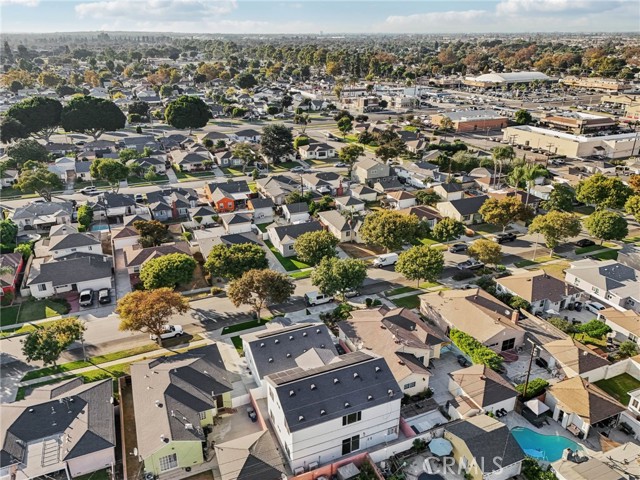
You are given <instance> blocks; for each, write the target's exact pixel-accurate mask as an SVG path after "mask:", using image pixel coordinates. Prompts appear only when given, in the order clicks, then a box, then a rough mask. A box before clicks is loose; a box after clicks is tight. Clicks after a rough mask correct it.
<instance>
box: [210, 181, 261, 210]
mask: <svg viewBox="0 0 640 480" xmlns="http://www.w3.org/2000/svg"><path fill="white" fill-rule="evenodd" d="M204 194H205V196H206V197H207V200H208V201H209V202H210V203H211V205H212V206H213V207H215V209H216V210H217V211H218V212H221V213H222V212H233V211H235V210H239V209H243V208H245V207H246V203H247V199H248V198H249V196H250V195H251V189H250V188H249V185H248V184H247V182H246V181H245V180H231V181H228V182H225V183H208V184H206V185H205V186H204Z"/></svg>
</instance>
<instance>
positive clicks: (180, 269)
mask: <svg viewBox="0 0 640 480" xmlns="http://www.w3.org/2000/svg"><path fill="white" fill-rule="evenodd" d="M195 269H196V261H195V259H194V258H193V257H192V256H190V255H187V254H184V253H170V254H168V255H163V256H161V257H157V258H152V259H151V260H149V261H148V262H146V263H145V264H144V265H143V266H142V268H141V269H140V281H141V282H142V284H143V285H144V288H145V289H147V290H153V289H154V288H164V287H169V288H174V287H175V286H177V285H183V284H185V283H187V282H189V281H190V280H191V279H192V278H193V272H194V270H195Z"/></svg>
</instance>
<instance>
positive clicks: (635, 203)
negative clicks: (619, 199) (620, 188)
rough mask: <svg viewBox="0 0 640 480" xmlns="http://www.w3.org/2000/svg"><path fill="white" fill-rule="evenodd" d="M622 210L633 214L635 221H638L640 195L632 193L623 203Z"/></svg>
mask: <svg viewBox="0 0 640 480" xmlns="http://www.w3.org/2000/svg"><path fill="white" fill-rule="evenodd" d="M624 211H625V212H627V213H628V214H629V215H633V217H634V218H635V219H636V221H638V222H640V195H632V196H631V197H629V198H628V199H627V202H626V203H625V204H624Z"/></svg>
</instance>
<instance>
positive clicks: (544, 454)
mask: <svg viewBox="0 0 640 480" xmlns="http://www.w3.org/2000/svg"><path fill="white" fill-rule="evenodd" d="M511 433H512V434H513V436H514V438H515V439H516V441H517V442H518V445H520V447H521V448H522V450H524V453H525V454H526V455H529V456H530V457H533V458H537V459H540V460H545V461H547V462H555V461H556V460H559V459H561V458H562V452H564V451H565V450H566V449H567V448H570V449H571V450H573V451H576V450H581V449H582V447H580V445H578V444H577V443H576V442H574V441H573V440H571V439H570V438H567V437H562V436H560V435H542V434H540V433H537V432H534V431H533V430H529V429H528V428H524V427H515V428H514V429H513V430H511Z"/></svg>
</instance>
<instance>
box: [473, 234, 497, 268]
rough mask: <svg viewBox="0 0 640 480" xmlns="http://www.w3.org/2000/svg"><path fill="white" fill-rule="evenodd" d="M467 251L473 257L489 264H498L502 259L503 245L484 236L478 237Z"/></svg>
mask: <svg viewBox="0 0 640 480" xmlns="http://www.w3.org/2000/svg"><path fill="white" fill-rule="evenodd" d="M467 253H468V254H469V256H470V257H471V258H475V259H476V260H479V261H480V262H482V263H485V264H488V265H489V264H491V265H498V264H499V263H500V261H501V260H502V247H501V246H500V244H499V243H497V242H493V241H491V240H487V239H484V238H481V239H478V240H476V241H475V242H473V243H472V244H471V245H469V249H468V252H467Z"/></svg>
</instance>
